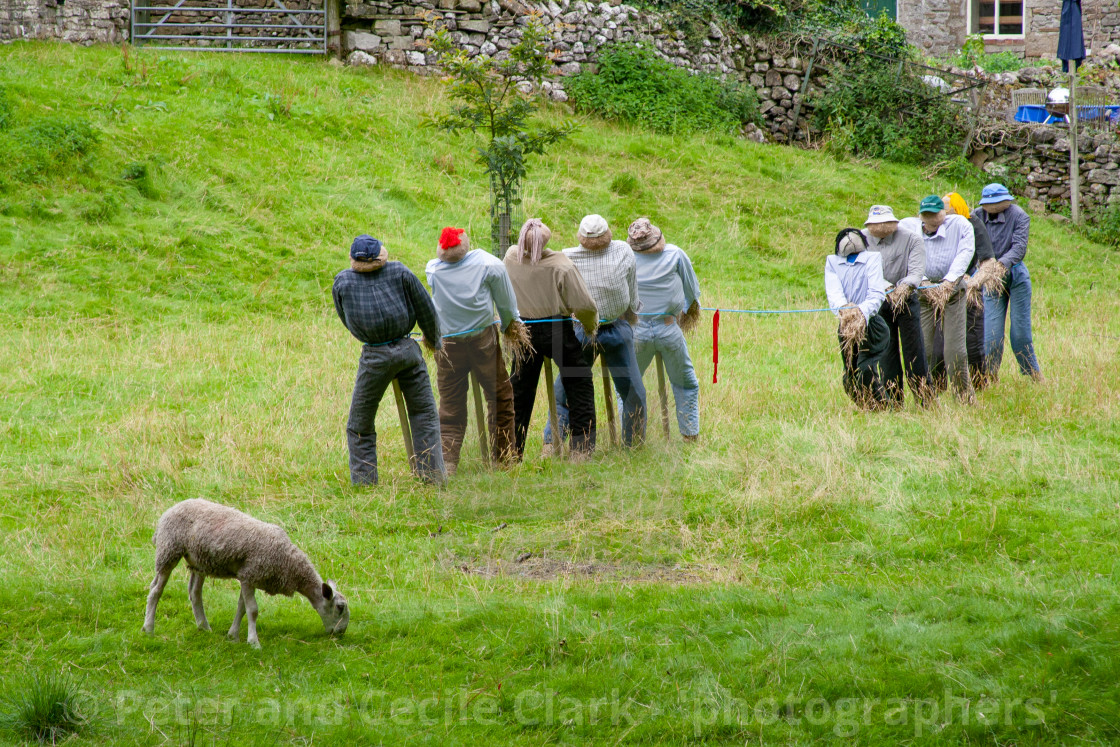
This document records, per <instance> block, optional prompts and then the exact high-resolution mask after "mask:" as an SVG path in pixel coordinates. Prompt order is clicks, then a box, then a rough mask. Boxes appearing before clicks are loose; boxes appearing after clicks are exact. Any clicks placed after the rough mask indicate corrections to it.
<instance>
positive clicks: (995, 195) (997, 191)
mask: <svg viewBox="0 0 1120 747" xmlns="http://www.w3.org/2000/svg"><path fill="white" fill-rule="evenodd" d="M1014 199H1015V197H1014V196H1012V194H1011V193H1010V192H1008V191H1007V187H1005V186H1003V185H1002V184H996V183H994V182H993V183H992V184H989V185H988V186H986V187H984V191H983V192H981V193H980V204H981V205H991V204H992V203H993V202H1003V201H1004V200H1014Z"/></svg>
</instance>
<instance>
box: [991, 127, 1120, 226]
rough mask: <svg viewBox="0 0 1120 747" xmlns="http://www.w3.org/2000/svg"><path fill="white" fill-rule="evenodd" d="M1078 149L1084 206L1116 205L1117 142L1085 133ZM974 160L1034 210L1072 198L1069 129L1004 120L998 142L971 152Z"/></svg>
mask: <svg viewBox="0 0 1120 747" xmlns="http://www.w3.org/2000/svg"><path fill="white" fill-rule="evenodd" d="M1078 151H1079V153H1080V159H1079V164H1080V167H1079V168H1080V172H1081V189H1080V191H1079V194H1080V198H1081V199H1080V201H1081V206H1082V209H1083V210H1086V211H1087V212H1093V211H1095V210H1099V209H1102V208H1105V207H1110V206H1113V205H1120V142H1117V140H1116V138H1115V137H1113V136H1111V135H1107V134H1100V135H1083V136H1082V138H1081V140H1080V141H1079V142H1078ZM973 161H974V162H982V163H983V169H984V171H985V172H987V173H988V174H989V175H990V176H991V178H992V179H993V180H994V181H1006V182H1009V184H1010V186H1011V187H1012V188H1013V189H1015V190H1017V191H1019V192H1020V193H1021V195H1022V196H1023V197H1025V198H1027V200H1028V201H1030V202H1031V204H1032V205H1033V208H1034V211H1039V210H1045V211H1048V212H1059V211H1062V210H1065V209H1067V208H1068V207H1069V204H1070V142H1069V132H1068V130H1065V129H1063V128H1059V127H1047V126H1037V125H1036V126H1030V125H1005V127H1004V131H1003V133H1002V134H1001V137H1000V138H999V142H998V143H997V144H994V145H988V146H986V147H984V148H982V149H979V150H978V151H976V152H974V153H973Z"/></svg>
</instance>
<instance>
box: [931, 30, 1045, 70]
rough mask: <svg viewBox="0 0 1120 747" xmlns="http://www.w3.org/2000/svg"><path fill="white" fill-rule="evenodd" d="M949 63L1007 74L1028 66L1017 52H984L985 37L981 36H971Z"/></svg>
mask: <svg viewBox="0 0 1120 747" xmlns="http://www.w3.org/2000/svg"><path fill="white" fill-rule="evenodd" d="M949 63H950V64H952V65H956V66H957V67H979V68H980V69H981V70H983V71H984V72H986V73H1006V72H1009V71H1011V70H1018V69H1020V68H1023V67H1026V65H1027V61H1026V60H1025V59H1023V58H1022V57H1020V56H1019V55H1018V54H1016V53H1015V52H994V53H992V54H988V53H987V52H985V51H984V37H983V36H981V35H980V34H971V35H970V36H969V37H968V39H966V40H965V43H964V46H962V47H961V51H960V52H958V53H957V54H956V56H955V57H951V58H950V59H949Z"/></svg>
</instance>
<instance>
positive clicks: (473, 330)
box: [443, 319, 501, 340]
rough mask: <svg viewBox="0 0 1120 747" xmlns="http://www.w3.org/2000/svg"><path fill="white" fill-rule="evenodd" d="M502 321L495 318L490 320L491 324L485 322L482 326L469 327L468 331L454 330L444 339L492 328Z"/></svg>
mask: <svg viewBox="0 0 1120 747" xmlns="http://www.w3.org/2000/svg"><path fill="white" fill-rule="evenodd" d="M500 323H501V322H500V320H498V319H495V320H494V321H492V322H490V323H489V324H484V325H482V326H481V327H475V328H474V329H468V330H467V331H466V332H452V333H451V334H449V335H444V336H443V339H445V340H446V339H447V338H448V337H462V336H463V335H469V334H472V333H474V332H482V331H483V330H487V329H490V328H491V327H493V326H494V325H495V324H500Z"/></svg>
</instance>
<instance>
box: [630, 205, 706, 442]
mask: <svg viewBox="0 0 1120 747" xmlns="http://www.w3.org/2000/svg"><path fill="white" fill-rule="evenodd" d="M627 241H628V243H629V244H630V248H631V249H632V250H633V251H634V263H635V269H636V271H637V278H638V293H639V295H640V296H641V299H642V307H643V308H645V309H646V310H647V311H646V312H645V313H643V314H642V317H641V321H640V322H638V326H637V329H636V330H635V335H634V336H635V340H636V348H637V350H636V352H637V358H638V369H639V371H640V372H641V373H643V374H644V373H645V371H646V369H647V368H649V364H650V362H651V361H653V359H654V357H655V356H656V355H657V354H658V353H660V354H661V358H662V360H663V361H664V362H665V374H666V376H667V377H668V379H669V383H670V384H671V385H672V387H673V403H674V405H675V407H676V411H677V428H679V429H680V432H681V436H683V437H684V439H685V440H686V441H694V440H696V438H697V437H698V436H699V435H700V382H699V380H698V379H697V378H696V369H695V368H693V366H692V358H691V357H690V356H689V354H688V343H687V342H686V341H685V339H684V333H685V332H687V331H689V330H691V329H692V328H693V327H695V326H696V324H697V322H699V320H700V283H699V281H698V280H697V279H696V273H695V272H694V271H693V269H692V262H691V261H689V259H688V255H687V254H685V252H684V250H683V249H681V248H680V247H679V246H675V245H673V244H666V243H665V236H664V235H663V234H662V233H661V229H659V228H658V227H657V226H655V225H653V224H652V223H650V221H649V219H648V218H639V219H638V220H636V221H634V222H633V223H631V224H630V229H629V230H628V231H627Z"/></svg>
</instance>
